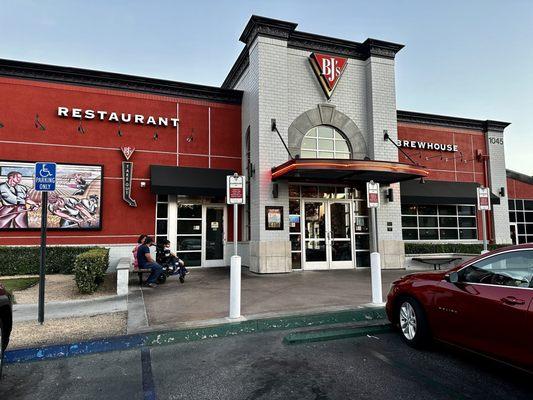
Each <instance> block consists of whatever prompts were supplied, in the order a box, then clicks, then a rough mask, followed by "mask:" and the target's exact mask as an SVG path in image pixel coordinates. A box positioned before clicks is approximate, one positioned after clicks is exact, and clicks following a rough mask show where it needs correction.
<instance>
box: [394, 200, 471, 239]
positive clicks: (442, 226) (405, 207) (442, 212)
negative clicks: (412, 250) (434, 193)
mask: <svg viewBox="0 0 533 400" xmlns="http://www.w3.org/2000/svg"><path fill="white" fill-rule="evenodd" d="M402 234H403V240H454V241H455V240H476V239H477V224H476V210H475V207H474V206H470V205H438V206H437V205H419V206H416V205H412V204H402Z"/></svg>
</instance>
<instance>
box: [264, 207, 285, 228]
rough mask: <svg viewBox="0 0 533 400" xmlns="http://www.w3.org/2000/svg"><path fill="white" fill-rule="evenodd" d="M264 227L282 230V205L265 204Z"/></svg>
mask: <svg viewBox="0 0 533 400" xmlns="http://www.w3.org/2000/svg"><path fill="white" fill-rule="evenodd" d="M265 229H266V230H267V231H282V230H283V207H281V206H266V207H265Z"/></svg>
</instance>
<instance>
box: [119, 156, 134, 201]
mask: <svg viewBox="0 0 533 400" xmlns="http://www.w3.org/2000/svg"><path fill="white" fill-rule="evenodd" d="M120 150H122V154H124V158H126V161H122V199H123V200H124V201H125V202H126V203H127V204H128V205H129V206H130V207H137V202H136V201H135V200H133V199H132V198H131V182H132V180H133V162H131V161H129V159H130V157H131V156H132V155H133V152H134V151H135V147H130V146H123V147H121V148H120Z"/></svg>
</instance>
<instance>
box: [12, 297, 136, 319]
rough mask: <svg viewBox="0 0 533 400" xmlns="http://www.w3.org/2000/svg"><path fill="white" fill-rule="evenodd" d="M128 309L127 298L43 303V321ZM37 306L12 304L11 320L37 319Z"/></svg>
mask: <svg viewBox="0 0 533 400" xmlns="http://www.w3.org/2000/svg"><path fill="white" fill-rule="evenodd" d="M127 309H128V305H127V296H106V297H100V298H96V299H90V300H72V301H62V302H49V303H45V308H44V317H45V319H58V318H69V317H84V316H90V315H99V314H108V313H114V312H120V311H126V310H127ZM37 313H38V306H37V304H14V305H13V319H14V320H15V322H23V321H31V320H36V319H37Z"/></svg>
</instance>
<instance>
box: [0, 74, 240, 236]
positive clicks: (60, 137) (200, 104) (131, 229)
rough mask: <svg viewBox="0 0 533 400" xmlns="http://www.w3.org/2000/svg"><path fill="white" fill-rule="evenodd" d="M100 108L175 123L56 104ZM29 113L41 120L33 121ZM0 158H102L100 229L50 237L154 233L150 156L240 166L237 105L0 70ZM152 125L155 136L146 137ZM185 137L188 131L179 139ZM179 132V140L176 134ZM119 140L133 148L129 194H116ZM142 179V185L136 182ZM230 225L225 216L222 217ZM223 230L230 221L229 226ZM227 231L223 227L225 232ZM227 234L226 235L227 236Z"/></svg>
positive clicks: (202, 164) (53, 233)
mask: <svg viewBox="0 0 533 400" xmlns="http://www.w3.org/2000/svg"><path fill="white" fill-rule="evenodd" d="M58 106H63V107H68V108H81V109H92V110H105V111H109V112H112V111H115V112H119V113H120V112H124V113H131V114H142V115H146V116H147V115H153V116H161V117H168V118H170V117H173V118H175V117H176V116H177V117H178V118H179V119H180V124H179V126H178V127H177V128H175V127H172V124H171V123H170V121H169V126H168V127H155V126H145V125H136V124H133V123H128V124H125V123H123V124H121V131H122V132H123V136H122V137H120V136H118V134H117V131H118V125H117V123H116V122H109V121H100V120H98V119H96V118H95V119H94V120H84V121H83V126H84V128H85V130H86V133H85V134H80V133H79V132H78V131H77V127H78V124H79V120H76V119H73V118H62V117H58V116H57V107H58ZM35 114H39V120H40V121H41V122H42V123H43V124H44V125H45V126H46V130H45V131H41V130H39V129H37V128H36V127H35V126H34V118H35ZM0 121H1V122H2V123H3V124H4V128H2V129H1V130H0V160H11V161H30V162H34V161H53V162H57V163H75V164H98V165H103V176H104V183H103V198H102V201H103V204H102V230H100V231H75V232H65V231H51V232H50V234H49V238H50V239H49V242H50V244H81V243H97V244H118V243H132V242H134V239H135V238H136V236H137V235H138V234H139V233H142V232H145V233H149V234H153V233H154V229H155V227H154V225H155V221H154V219H155V216H154V214H155V195H153V194H152V193H151V192H150V185H149V179H150V172H149V168H150V165H151V164H158V165H179V166H184V167H187V166H190V167H205V168H219V169H233V170H236V171H237V172H240V169H241V111H240V106H238V105H229V104H221V103H211V102H204V101H196V100H190V99H181V98H173V97H165V96H156V95H148V94H143V93H135V92H127V91H118V90H104V89H96V88H89V87H81V86H73V85H65V84H52V83H44V82H37V81H29V80H21V79H8V78H0ZM156 130H157V132H158V136H159V139H158V140H154V139H153V136H154V132H155V131H156ZM187 137H192V141H191V140H189V141H188V140H187ZM178 138H179V140H178ZM121 146H133V147H135V148H136V151H135V153H134V154H133V156H132V158H131V159H130V161H133V162H134V169H133V172H134V175H133V177H134V182H133V189H132V197H133V198H134V199H135V200H136V201H137V204H138V207H137V208H132V207H129V206H128V205H127V204H126V203H125V202H124V201H123V200H122V175H121V162H122V160H123V156H122V153H121V151H120V147H121ZM141 181H146V182H147V186H146V187H145V188H141V187H140V182H141ZM228 226H229V227H231V224H228ZM230 230H231V228H230ZM228 233H229V234H230V235H231V234H232V233H231V232H228ZM230 237H231V236H230ZM38 240H39V232H37V231H16V232H15V231H0V245H9V244H36V243H38Z"/></svg>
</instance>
